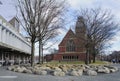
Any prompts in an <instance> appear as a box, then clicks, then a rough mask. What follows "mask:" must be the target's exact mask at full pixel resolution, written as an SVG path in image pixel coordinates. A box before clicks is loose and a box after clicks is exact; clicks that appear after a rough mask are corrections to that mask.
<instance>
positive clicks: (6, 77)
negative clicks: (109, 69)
mask: <svg viewBox="0 0 120 81" xmlns="http://www.w3.org/2000/svg"><path fill="white" fill-rule="evenodd" d="M114 66H117V67H118V68H119V70H120V64H114ZM0 81H120V71H118V72H116V73H111V74H99V75H97V76H85V75H84V76H80V77H75V76H64V77H56V76H51V75H46V76H41V75H31V74H23V73H16V72H11V71H7V70H5V69H4V68H3V67H0Z"/></svg>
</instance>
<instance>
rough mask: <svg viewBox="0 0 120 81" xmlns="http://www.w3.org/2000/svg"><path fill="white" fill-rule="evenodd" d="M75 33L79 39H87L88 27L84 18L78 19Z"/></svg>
mask: <svg viewBox="0 0 120 81" xmlns="http://www.w3.org/2000/svg"><path fill="white" fill-rule="evenodd" d="M75 33H76V36H77V37H79V38H85V33H86V27H85V23H84V19H83V17H82V16H80V17H78V19H77V22H76V27H75Z"/></svg>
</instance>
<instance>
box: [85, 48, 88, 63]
mask: <svg viewBox="0 0 120 81" xmlns="http://www.w3.org/2000/svg"><path fill="white" fill-rule="evenodd" d="M88 49H89V48H87V49H86V60H85V64H86V65H88V64H89V50H88Z"/></svg>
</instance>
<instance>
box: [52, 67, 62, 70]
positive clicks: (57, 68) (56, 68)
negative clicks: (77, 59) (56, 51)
mask: <svg viewBox="0 0 120 81" xmlns="http://www.w3.org/2000/svg"><path fill="white" fill-rule="evenodd" d="M54 70H55V71H62V69H60V68H59V67H55V68H54Z"/></svg>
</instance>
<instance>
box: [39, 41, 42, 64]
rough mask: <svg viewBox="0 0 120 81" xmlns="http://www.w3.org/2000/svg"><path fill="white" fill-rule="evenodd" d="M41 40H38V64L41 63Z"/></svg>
mask: <svg viewBox="0 0 120 81" xmlns="http://www.w3.org/2000/svg"><path fill="white" fill-rule="evenodd" d="M41 60H42V59H41V41H40V40H39V64H41Z"/></svg>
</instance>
